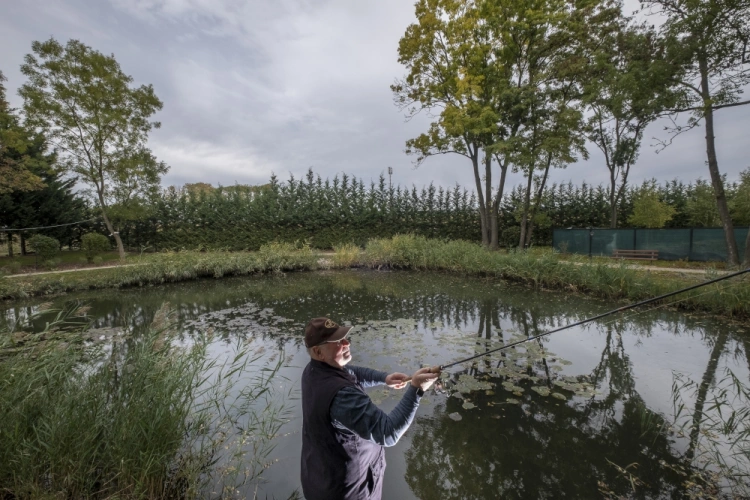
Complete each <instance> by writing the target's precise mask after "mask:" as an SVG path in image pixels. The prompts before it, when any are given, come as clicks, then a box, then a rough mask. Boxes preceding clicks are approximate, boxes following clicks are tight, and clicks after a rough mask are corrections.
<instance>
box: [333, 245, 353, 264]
mask: <svg viewBox="0 0 750 500" xmlns="http://www.w3.org/2000/svg"><path fill="white" fill-rule="evenodd" d="M333 250H334V252H336V253H335V254H334V256H333V267H336V268H347V267H352V266H353V265H355V264H356V263H357V261H358V260H359V247H358V246H357V245H354V244H352V243H346V244H344V245H339V246H335V247H333Z"/></svg>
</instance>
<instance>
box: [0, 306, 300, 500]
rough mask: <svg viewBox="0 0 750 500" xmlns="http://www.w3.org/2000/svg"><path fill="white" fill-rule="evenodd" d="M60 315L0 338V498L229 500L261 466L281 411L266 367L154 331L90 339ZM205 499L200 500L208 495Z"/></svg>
mask: <svg viewBox="0 0 750 500" xmlns="http://www.w3.org/2000/svg"><path fill="white" fill-rule="evenodd" d="M70 328H71V326H70V325H68V324H67V322H66V315H65V314H63V315H58V317H57V318H56V319H55V320H53V321H51V322H50V323H49V324H48V327H47V329H46V330H45V331H44V332H41V333H36V334H34V333H30V332H29V331H27V329H26V328H25V326H24V325H14V326H13V327H12V331H9V332H8V331H6V332H0V333H2V335H0V422H2V425H0V497H9V498H198V497H204V496H228V495H229V494H231V492H234V491H236V490H237V488H238V487H239V486H241V485H243V484H245V483H247V482H248V481H253V480H257V479H259V477H260V474H261V473H262V471H263V469H264V468H265V467H266V466H267V463H266V462H265V459H266V457H267V456H268V454H269V452H270V451H271V449H272V447H273V440H272V439H273V437H274V436H275V435H276V433H277V432H278V430H279V428H280V426H281V425H282V423H283V421H284V419H285V418H286V414H285V412H286V410H285V409H284V408H283V407H282V406H279V405H278V404H274V403H272V401H271V393H270V388H271V380H272V379H273V377H274V376H276V375H277V372H278V370H279V368H280V366H281V360H282V359H283V358H284V357H283V356H279V360H278V362H277V363H276V364H275V365H272V366H266V367H264V368H262V369H260V368H258V367H257V366H256V365H258V364H260V363H261V360H260V359H259V358H258V357H252V356H250V355H249V350H248V349H249V347H248V346H247V345H244V344H242V343H238V344H237V345H236V346H235V349H234V355H233V356H231V357H230V358H229V359H228V360H226V361H225V362H219V361H218V360H217V359H216V358H214V359H211V357H210V356H208V355H207V354H208V349H209V346H210V338H206V339H203V340H200V341H197V342H196V343H194V344H192V345H188V346H183V347H175V346H174V342H173V341H172V340H171V338H170V337H171V334H170V332H169V331H168V330H165V329H163V328H162V329H157V328H156V325H155V328H154V329H152V330H151V331H150V332H149V333H146V334H144V335H142V336H140V337H138V338H124V337H123V338H119V339H112V341H111V342H107V343H95V342H92V341H91V339H89V338H88V335H87V333H86V331H85V330H82V331H71V330H70ZM211 492H213V493H214V494H213V495H211V494H210V493H211Z"/></svg>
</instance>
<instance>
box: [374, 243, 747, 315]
mask: <svg viewBox="0 0 750 500" xmlns="http://www.w3.org/2000/svg"><path fill="white" fill-rule="evenodd" d="M359 263H360V264H362V265H365V266H368V267H371V268H378V267H380V268H382V267H388V268H395V269H415V270H435V271H450V272H458V273H463V274H469V275H480V276H493V277H497V278H502V279H506V280H510V281H516V282H521V283H525V284H530V285H532V286H535V287H543V288H548V289H557V290H564V291H568V292H580V293H585V294H589V295H594V296H597V297H603V298H607V299H625V300H628V301H632V302H635V301H637V300H643V299H647V298H650V297H655V296H657V295H661V294H664V293H668V292H671V291H674V290H678V289H680V288H684V287H686V286H689V285H692V284H695V283H698V282H701V281H705V279H706V277H703V276H700V275H697V276H695V275H694V276H691V277H685V276H681V275H674V274H673V275H667V274H661V273H650V272H643V271H638V270H634V269H630V268H628V267H627V266H626V265H625V264H619V265H617V264H616V265H614V266H613V265H612V264H613V262H612V261H607V262H603V261H593V262H590V261H589V259H587V258H585V257H580V258H577V259H574V258H571V257H570V256H568V258H567V260H565V261H562V260H561V259H560V258H559V256H558V255H557V254H555V253H553V252H551V251H550V252H547V253H542V254H538V253H529V252H517V253H505V252H490V251H487V250H485V249H484V248H482V247H481V246H479V245H477V244H474V243H468V242H462V241H450V242H442V241H438V240H428V239H426V238H422V237H416V236H408V235H407V236H396V237H393V238H391V239H380V240H370V242H369V243H368V245H367V247H366V248H365V251H364V252H362V254H361V255H360V257H359ZM708 273H709V272H707V276H709V275H710V274H708ZM668 301H669V302H670V303H673V304H674V306H675V307H679V308H682V309H692V310H702V311H708V312H711V313H715V314H723V315H727V316H733V317H738V318H750V276H748V275H744V276H742V277H738V278H734V279H732V280H729V281H726V282H721V283H717V284H715V285H709V286H707V287H703V288H699V289H697V290H694V291H691V292H687V293H685V294H682V295H678V296H676V297H673V298H670V299H668Z"/></svg>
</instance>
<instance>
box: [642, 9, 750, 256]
mask: <svg viewBox="0 0 750 500" xmlns="http://www.w3.org/2000/svg"><path fill="white" fill-rule="evenodd" d="M645 5H646V6H648V7H649V8H650V10H651V12H652V13H657V14H660V15H662V16H664V17H665V18H666V21H665V22H664V24H663V25H662V27H661V32H662V35H663V36H664V38H665V40H666V42H667V47H668V51H669V56H670V58H671V59H672V61H673V62H674V64H675V65H677V66H678V67H679V68H680V70H681V71H682V73H683V74H682V77H681V78H679V79H678V80H677V84H676V85H677V88H678V90H680V91H681V95H682V103H681V105H680V106H678V107H677V108H675V112H690V113H692V116H691V117H690V119H689V120H688V123H687V126H682V127H680V126H678V127H676V128H675V129H674V132H675V133H680V132H682V131H685V130H689V129H691V128H693V127H695V126H697V125H699V124H700V122H701V121H704V120H705V126H706V156H707V159H708V171H709V173H710V174H711V184H712V185H713V188H714V196H715V197H716V205H717V208H718V209H719V215H720V217H721V223H722V226H723V227H724V237H725V240H726V245H727V256H728V260H729V262H730V263H731V264H733V265H739V253H738V251H737V241H736V240H735V237H734V226H733V223H732V219H731V217H730V214H729V209H728V206H727V198H726V194H725V192H724V183H723V181H722V178H721V173H720V171H719V161H718V158H717V153H716V143H715V131H714V112H715V111H717V110H719V109H723V108H728V107H732V106H741V105H745V104H750V100H744V101H743V100H741V96H742V93H743V90H744V87H745V86H746V85H747V84H748V83H750V0H647V1H646V2H645ZM748 239H749V240H750V234H749V235H748Z"/></svg>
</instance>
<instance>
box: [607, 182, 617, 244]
mask: <svg viewBox="0 0 750 500" xmlns="http://www.w3.org/2000/svg"><path fill="white" fill-rule="evenodd" d="M609 182H610V184H609V206H610V214H609V227H611V228H612V229H615V228H616V227H617V200H616V199H615V192H616V191H617V183H616V179H615V172H614V170H610V171H609Z"/></svg>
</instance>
